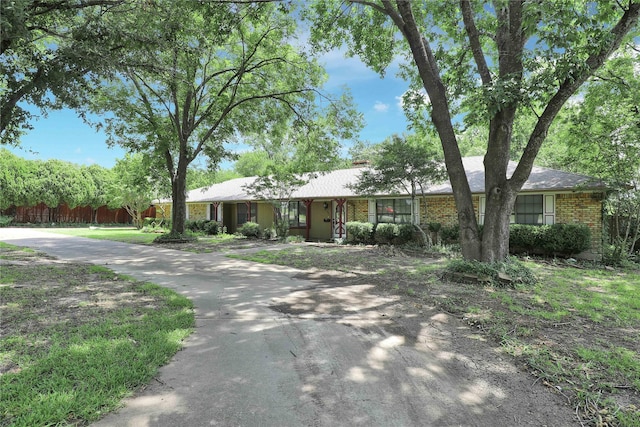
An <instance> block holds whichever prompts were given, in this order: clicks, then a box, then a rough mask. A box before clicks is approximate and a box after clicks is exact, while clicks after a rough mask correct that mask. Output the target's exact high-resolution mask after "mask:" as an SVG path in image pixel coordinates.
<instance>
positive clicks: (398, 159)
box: [354, 135, 445, 197]
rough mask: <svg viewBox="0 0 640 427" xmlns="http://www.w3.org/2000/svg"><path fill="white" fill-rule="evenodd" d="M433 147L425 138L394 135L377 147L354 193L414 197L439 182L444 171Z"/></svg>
mask: <svg viewBox="0 0 640 427" xmlns="http://www.w3.org/2000/svg"><path fill="white" fill-rule="evenodd" d="M433 143H434V141H432V140H429V139H428V138H427V137H425V138H424V139H423V140H421V139H420V138H419V137H418V136H416V135H412V136H409V137H400V136H398V135H393V136H392V137H391V138H390V139H387V140H386V141H384V142H383V143H381V144H380V145H379V146H378V147H376V148H377V152H376V153H375V155H374V157H373V159H371V160H372V165H371V169H365V170H363V171H362V174H361V175H360V179H359V180H358V183H357V184H356V185H355V186H354V190H355V191H356V192H358V193H361V194H366V195H375V194H378V193H380V192H387V193H391V194H393V193H396V194H401V193H404V194H408V195H411V196H412V197H413V196H415V195H416V190H421V189H422V187H423V186H427V185H429V184H431V183H435V182H439V181H442V180H443V179H445V171H444V167H443V165H442V163H441V162H440V161H439V160H438V159H437V150H436V148H435V145H434V144H433Z"/></svg>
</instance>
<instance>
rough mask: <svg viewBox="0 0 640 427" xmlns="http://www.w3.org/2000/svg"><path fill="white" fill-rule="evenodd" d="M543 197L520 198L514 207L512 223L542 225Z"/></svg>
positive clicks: (529, 196)
mask: <svg viewBox="0 0 640 427" xmlns="http://www.w3.org/2000/svg"><path fill="white" fill-rule="evenodd" d="M543 214H544V209H543V200H542V195H528V196H518V197H517V198H516V203H515V205H514V207H513V214H512V215H511V222H515V223H516V224H531V225H542V224H544V221H543V216H544V215H543Z"/></svg>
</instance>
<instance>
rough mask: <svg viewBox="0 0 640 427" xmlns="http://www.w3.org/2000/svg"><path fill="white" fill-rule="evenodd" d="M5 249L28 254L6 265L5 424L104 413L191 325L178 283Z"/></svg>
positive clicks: (0, 417)
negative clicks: (138, 278) (153, 281)
mask: <svg viewBox="0 0 640 427" xmlns="http://www.w3.org/2000/svg"><path fill="white" fill-rule="evenodd" d="M0 249H1V250H2V255H3V256H4V257H5V259H14V260H17V261H22V262H16V263H15V264H11V263H8V264H4V265H3V266H2V284H0V309H1V310H2V315H3V319H2V326H3V336H2V338H1V339H0V373H2V375H0V389H1V390H2V393H0V425H3V426H5V425H6V426H9V425H11V426H35V425H87V424H88V423H90V422H91V421H95V420H97V419H99V418H101V417H102V416H103V415H104V414H105V413H107V412H109V411H112V410H113V409H115V408H117V407H118V406H119V405H120V402H121V400H122V399H123V398H124V397H127V396H129V395H130V394H131V393H132V392H133V391H134V390H135V389H136V388H137V387H139V386H141V385H143V384H146V383H147V382H148V381H149V380H150V379H151V378H152V377H153V376H154V375H155V374H156V373H157V370H158V367H159V366H161V365H163V364H166V363H167V362H168V361H169V360H170V358H171V357H172V356H173V355H174V354H175V353H176V352H177V351H178V350H179V349H180V348H181V346H182V342H183V340H184V339H185V338H186V337H187V336H188V335H189V334H190V333H191V331H192V329H193V327H194V314H193V308H192V304H191V302H190V301H189V300H188V299H187V298H185V297H183V296H181V295H179V294H177V293H175V292H174V291H172V290H169V289H166V288H162V287H159V286H157V285H154V284H151V283H145V282H138V281H133V280H130V279H126V278H123V277H122V276H119V275H116V274H115V273H114V272H112V271H111V270H108V269H106V268H104V267H98V266H89V265H82V264H63V263H50V262H43V261H42V259H39V258H38V255H37V254H33V253H28V252H21V251H18V250H16V248H15V247H8V246H5V245H3V246H2V247H1V248H0ZM26 260H28V263H24V261H26ZM25 264H26V265H25Z"/></svg>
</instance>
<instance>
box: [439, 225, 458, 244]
mask: <svg viewBox="0 0 640 427" xmlns="http://www.w3.org/2000/svg"><path fill="white" fill-rule="evenodd" d="M440 237H441V238H442V242H443V243H459V242H458V240H459V239H460V225H459V224H454V225H447V226H444V227H442V229H441V230H440Z"/></svg>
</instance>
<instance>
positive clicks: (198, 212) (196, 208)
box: [187, 203, 209, 221]
mask: <svg viewBox="0 0 640 427" xmlns="http://www.w3.org/2000/svg"><path fill="white" fill-rule="evenodd" d="M187 207H188V208H189V220H190V221H195V220H197V219H207V209H208V208H209V205H208V204H207V203H188V204H187Z"/></svg>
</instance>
